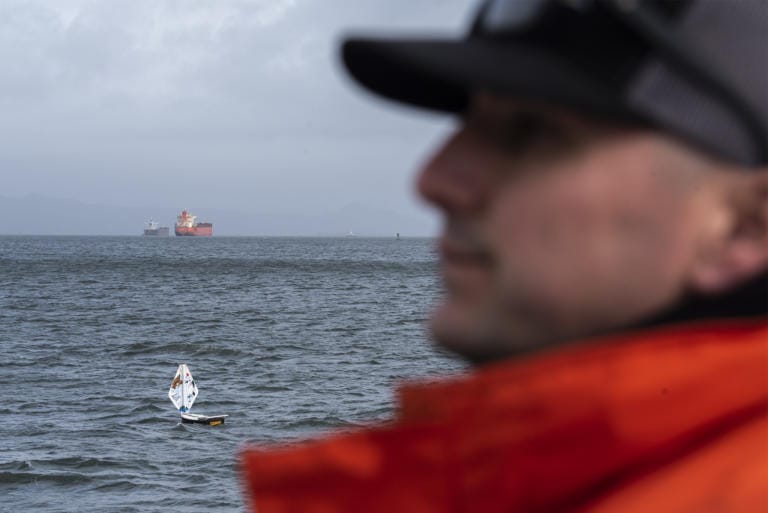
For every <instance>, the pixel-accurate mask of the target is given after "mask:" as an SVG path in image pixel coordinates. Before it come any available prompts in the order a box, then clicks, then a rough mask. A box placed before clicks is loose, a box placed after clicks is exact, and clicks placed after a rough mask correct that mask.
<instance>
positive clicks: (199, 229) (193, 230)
mask: <svg viewBox="0 0 768 513" xmlns="http://www.w3.org/2000/svg"><path fill="white" fill-rule="evenodd" d="M174 233H175V234H176V236H178V237H210V236H211V235H213V226H201V225H197V226H193V227H186V226H176V227H175V229H174Z"/></svg>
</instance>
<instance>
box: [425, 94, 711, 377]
mask: <svg viewBox="0 0 768 513" xmlns="http://www.w3.org/2000/svg"><path fill="white" fill-rule="evenodd" d="M536 116H539V118H538V120H537V119H536ZM525 126H527V127H528V129H527V131H525V130H522V131H521V127H525ZM515 130H517V132H515ZM537 131H538V132H537ZM515 134H517V139H515V140H512V139H513V136H514V135H515ZM521 139H523V141H522V142H521ZM686 157H687V155H686V154H685V151H683V149H682V148H681V147H679V146H678V145H677V144H676V143H671V142H669V141H668V140H666V139H663V138H661V137H659V136H656V135H655V134H652V133H649V132H640V131H627V130H623V129H617V128H614V129H611V128H608V129H607V128H606V127H604V126H600V125H596V124H595V125H593V124H591V123H590V122H589V121H587V120H583V119H580V118H578V117H575V116H572V115H569V114H558V113H553V112H552V111H540V110H537V109H531V108H529V107H526V108H524V109H521V108H520V105H519V104H518V103H515V102H509V101H505V100H497V99H495V98H488V97H484V98H481V99H480V101H479V102H478V103H477V104H476V105H475V111H474V112H473V113H471V114H470V116H469V118H468V119H467V121H466V123H465V124H464V126H463V127H462V128H461V129H460V130H459V131H458V132H457V134H456V135H455V136H454V137H453V138H452V139H451V140H450V141H449V142H448V143H447V144H446V145H445V146H444V147H443V148H442V149H441V150H440V151H439V152H438V154H437V155H436V156H435V158H434V159H433V160H432V161H431V162H430V163H429V164H428V165H427V166H426V167H425V168H424V170H423V171H422V174H421V177H420V181H419V189H420V192H421V193H422V195H423V196H424V197H425V198H426V199H427V200H428V201H430V202H432V203H433V204H434V205H436V206H437V207H438V208H439V209H440V210H441V211H442V212H443V214H444V218H445V227H444V231H443V234H442V237H441V239H440V255H441V269H442V275H443V281H444V285H445V289H446V290H445V298H444V300H443V301H442V302H441V304H440V305H438V307H437V308H436V309H435V311H434V314H433V316H432V320H431V329H432V332H433V335H434V338H435V339H436V341H437V342H438V343H439V344H441V345H443V346H444V347H447V348H448V349H451V350H453V351H455V352H458V353H460V354H462V355H464V356H465V357H467V358H468V359H470V360H473V361H477V362H482V361H487V360H495V359H499V358H503V357H505V356H510V355H516V354H521V353H527V352H530V351H535V350H540V349H543V348H546V347H549V346H551V345H553V344H556V343H559V342H562V341H564V340H567V339H569V338H573V337H583V336H590V335H593V334H598V333H600V332H603V331H606V330H609V329H611V328H613V327H615V326H618V325H621V324H624V323H627V322H631V321H632V320H633V319H636V318H639V317H642V316H643V315H645V314H647V313H649V312H650V311H652V310H653V309H655V308H658V307H660V306H662V305H665V304H668V303H670V302H672V301H674V300H675V299H676V297H678V295H679V294H680V293H681V291H682V287H683V280H684V273H685V263H686V262H687V260H688V258H689V257H690V254H689V253H690V251H691V248H692V244H691V242H692V241H691V237H692V234H693V232H690V231H688V226H687V221H688V220H689V218H690V216H689V213H690V212H689V210H690V204H691V202H690V201H689V200H690V198H691V197H693V196H694V195H692V194H691V190H692V189H695V187H696V184H697V183H698V182H697V179H698V176H699V174H697V173H695V172H693V171H692V168H693V167H695V166H694V163H695V162H696V161H695V159H687V158H686Z"/></svg>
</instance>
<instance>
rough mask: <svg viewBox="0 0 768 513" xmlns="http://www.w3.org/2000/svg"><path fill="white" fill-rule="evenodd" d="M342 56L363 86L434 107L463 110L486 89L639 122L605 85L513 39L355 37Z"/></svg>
mask: <svg viewBox="0 0 768 513" xmlns="http://www.w3.org/2000/svg"><path fill="white" fill-rule="evenodd" d="M342 58H343V61H344V64H345V66H346V67H347V69H348V70H349V72H350V74H351V75H352V76H353V77H354V78H355V79H356V80H357V81H358V82H359V83H360V84H361V85H363V86H364V87H366V88H368V89H369V90H371V91H373V92H375V93H377V94H379V95H381V96H384V97H386V98H389V99H392V100H396V101H400V102H404V103H407V104H410V105H414V106H418V107H423V108H427V109H432V110H439V111H446V112H462V111H464V110H465V109H466V107H467V104H468V101H469V98H470V96H471V95H472V94H473V93H474V92H477V91H483V90H484V91H490V92H494V93H498V94H503V95H511V96H517V97H521V98H527V99H533V100H539V101H543V102H549V103H555V104H560V105H564V106H567V107H570V108H575V109H577V110H586V111H588V112H591V113H594V114H596V115H601V116H611V117H621V118H627V117H634V115H633V113H632V112H630V111H629V109H628V108H627V106H626V105H625V103H624V102H623V101H622V99H621V97H620V96H619V95H618V93H617V91H616V90H615V89H610V88H609V87H607V86H606V85H605V83H604V82H601V81H598V80H596V79H594V78H593V77H590V75H589V74H588V73H587V72H585V71H584V70H581V69H579V68H578V67H576V66H575V65H573V64H572V63H569V62H568V61H565V60H563V59H562V58H559V57H558V56H556V55H554V54H550V53H547V52H546V51H544V50H542V49H541V48H535V47H531V46H528V45H525V44H522V43H515V42H510V41H508V40H507V41H504V42H503V43H496V42H493V41H487V40H479V39H465V40H439V39H412V40H385V39H367V38H349V39H347V40H346V41H345V42H344V44H343V46H342Z"/></svg>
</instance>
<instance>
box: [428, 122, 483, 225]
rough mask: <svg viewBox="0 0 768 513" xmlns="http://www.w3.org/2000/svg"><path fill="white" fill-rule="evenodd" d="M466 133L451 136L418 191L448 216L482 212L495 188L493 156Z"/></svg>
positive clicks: (434, 158) (430, 162)
mask: <svg viewBox="0 0 768 513" xmlns="http://www.w3.org/2000/svg"><path fill="white" fill-rule="evenodd" d="M483 150H484V148H483V145H482V144H480V142H479V141H478V140H476V138H475V137H473V136H472V135H471V134H469V133H468V132H467V131H466V129H462V130H459V131H458V132H456V133H455V134H454V135H453V136H451V137H450V138H449V139H448V140H447V141H446V142H445V143H443V145H442V147H440V148H439V149H438V150H437V152H436V153H435V154H434V155H433V156H432V158H431V159H429V160H428V161H427V162H426V163H425V164H424V165H423V167H422V168H421V170H420V172H419V174H418V176H417V179H416V189H417V190H418V192H419V194H420V195H421V197H422V198H424V199H425V200H426V201H427V202H429V203H431V204H433V205H435V206H436V207H438V208H439V209H441V210H443V211H445V212H448V213H458V212H462V211H472V210H477V209H479V208H482V206H483V205H484V203H485V200H486V199H487V196H488V194H489V192H490V188H491V185H492V184H491V183H490V182H491V180H490V178H491V177H490V173H489V166H490V164H491V163H490V162H489V160H490V159H489V156H488V152H487V151H483Z"/></svg>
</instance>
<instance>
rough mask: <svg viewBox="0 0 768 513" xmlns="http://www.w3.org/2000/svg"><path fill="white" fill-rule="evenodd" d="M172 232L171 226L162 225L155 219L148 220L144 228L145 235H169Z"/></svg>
mask: <svg viewBox="0 0 768 513" xmlns="http://www.w3.org/2000/svg"><path fill="white" fill-rule="evenodd" d="M170 234H171V230H170V228H168V227H167V226H160V225H159V224H158V222H157V221H153V220H152V219H150V220H149V221H148V222H147V227H146V228H144V236H145V237H168V236H170Z"/></svg>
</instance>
